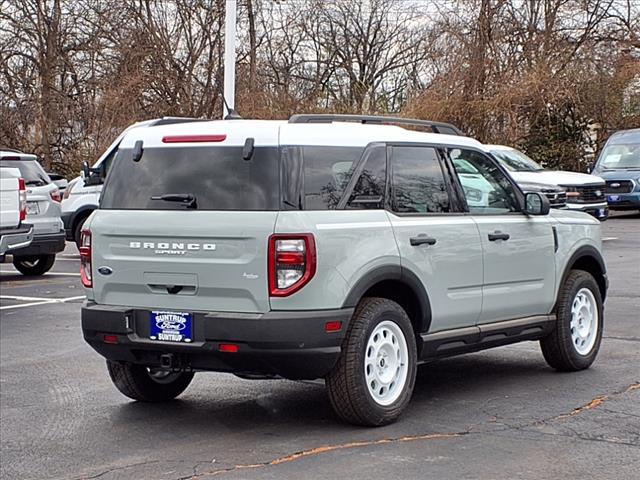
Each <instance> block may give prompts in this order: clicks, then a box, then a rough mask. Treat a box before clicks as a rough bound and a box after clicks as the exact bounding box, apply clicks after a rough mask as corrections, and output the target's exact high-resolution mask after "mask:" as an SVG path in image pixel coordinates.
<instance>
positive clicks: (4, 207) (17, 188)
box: [0, 167, 33, 261]
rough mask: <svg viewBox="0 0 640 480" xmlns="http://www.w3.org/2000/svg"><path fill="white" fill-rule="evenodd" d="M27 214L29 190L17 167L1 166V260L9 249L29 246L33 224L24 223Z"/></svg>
mask: <svg viewBox="0 0 640 480" xmlns="http://www.w3.org/2000/svg"><path fill="white" fill-rule="evenodd" d="M26 215H27V190H26V187H25V184H24V180H23V179H22V178H20V170H18V169H17V168H4V167H3V168H0V261H2V260H4V254H5V252H7V251H8V250H13V249H16V248H22V247H26V246H28V245H29V244H30V243H31V241H32V240H33V226H32V225H26V224H23V223H22V220H24V219H25V218H26Z"/></svg>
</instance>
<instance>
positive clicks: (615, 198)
mask: <svg viewBox="0 0 640 480" xmlns="http://www.w3.org/2000/svg"><path fill="white" fill-rule="evenodd" d="M607 200H608V201H610V202H617V201H619V200H620V195H609V198H608V199H607Z"/></svg>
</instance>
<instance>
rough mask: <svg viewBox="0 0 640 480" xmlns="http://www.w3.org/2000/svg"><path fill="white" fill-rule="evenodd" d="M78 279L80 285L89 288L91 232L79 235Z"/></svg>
mask: <svg viewBox="0 0 640 480" xmlns="http://www.w3.org/2000/svg"><path fill="white" fill-rule="evenodd" d="M80 279H81V280H82V285H83V286H85V287H87V288H91V287H92V286H93V275H92V272H91V232H90V231H89V230H82V232H81V233H80Z"/></svg>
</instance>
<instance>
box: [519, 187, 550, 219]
mask: <svg viewBox="0 0 640 480" xmlns="http://www.w3.org/2000/svg"><path fill="white" fill-rule="evenodd" d="M524 205H525V206H524V213H526V214H527V215H547V214H548V213H549V210H550V209H551V204H550V203H549V199H548V198H547V197H546V196H544V195H542V194H541V193H538V192H529V193H525V194H524Z"/></svg>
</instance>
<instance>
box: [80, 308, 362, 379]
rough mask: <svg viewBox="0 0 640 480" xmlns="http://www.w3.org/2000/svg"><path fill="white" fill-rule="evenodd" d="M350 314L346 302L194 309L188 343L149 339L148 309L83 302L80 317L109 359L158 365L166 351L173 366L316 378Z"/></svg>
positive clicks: (331, 357) (329, 361) (325, 369)
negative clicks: (108, 337) (251, 309)
mask: <svg viewBox="0 0 640 480" xmlns="http://www.w3.org/2000/svg"><path fill="white" fill-rule="evenodd" d="M352 314H353V309H352V308H346V309H339V310H317V311H296V312H286V311H271V312H268V313H265V314H242V313H225V312H194V313H193V322H194V323H193V329H194V331H193V336H194V341H193V342H192V343H189V344H186V343H171V342H161V341H156V340H150V339H149V331H150V311H149V310H145V309H134V308H128V307H121V306H108V305H97V304H95V303H93V302H87V303H86V304H85V305H84V306H83V307H82V315H81V317H82V331H83V334H84V338H85V340H86V341H87V342H88V343H89V345H91V347H93V348H94V349H95V350H96V351H97V352H98V353H99V354H101V355H102V356H103V357H105V358H107V359H109V360H116V361H124V362H132V363H138V364H142V365H147V366H160V365H161V358H160V356H161V355H163V354H172V358H174V359H175V364H174V366H175V367H176V368H185V369H193V370H210V371H218V372H230V373H237V374H245V375H273V376H281V377H285V378H290V379H316V378H320V377H324V376H325V375H326V374H327V373H329V371H330V370H331V369H332V368H333V366H334V365H335V363H336V361H337V359H338V357H339V355H340V346H341V344H342V340H343V338H344V336H345V332H346V329H347V326H348V323H349V319H350V318H351V315H352ZM335 321H341V322H342V329H341V330H340V331H338V332H332V333H327V332H325V324H326V323H327V322H335ZM105 334H112V335H116V336H117V344H111V343H105V342H104V335H105ZM221 343H234V344H236V345H238V351H237V352H235V353H223V352H220V351H219V347H220V344H221Z"/></svg>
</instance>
